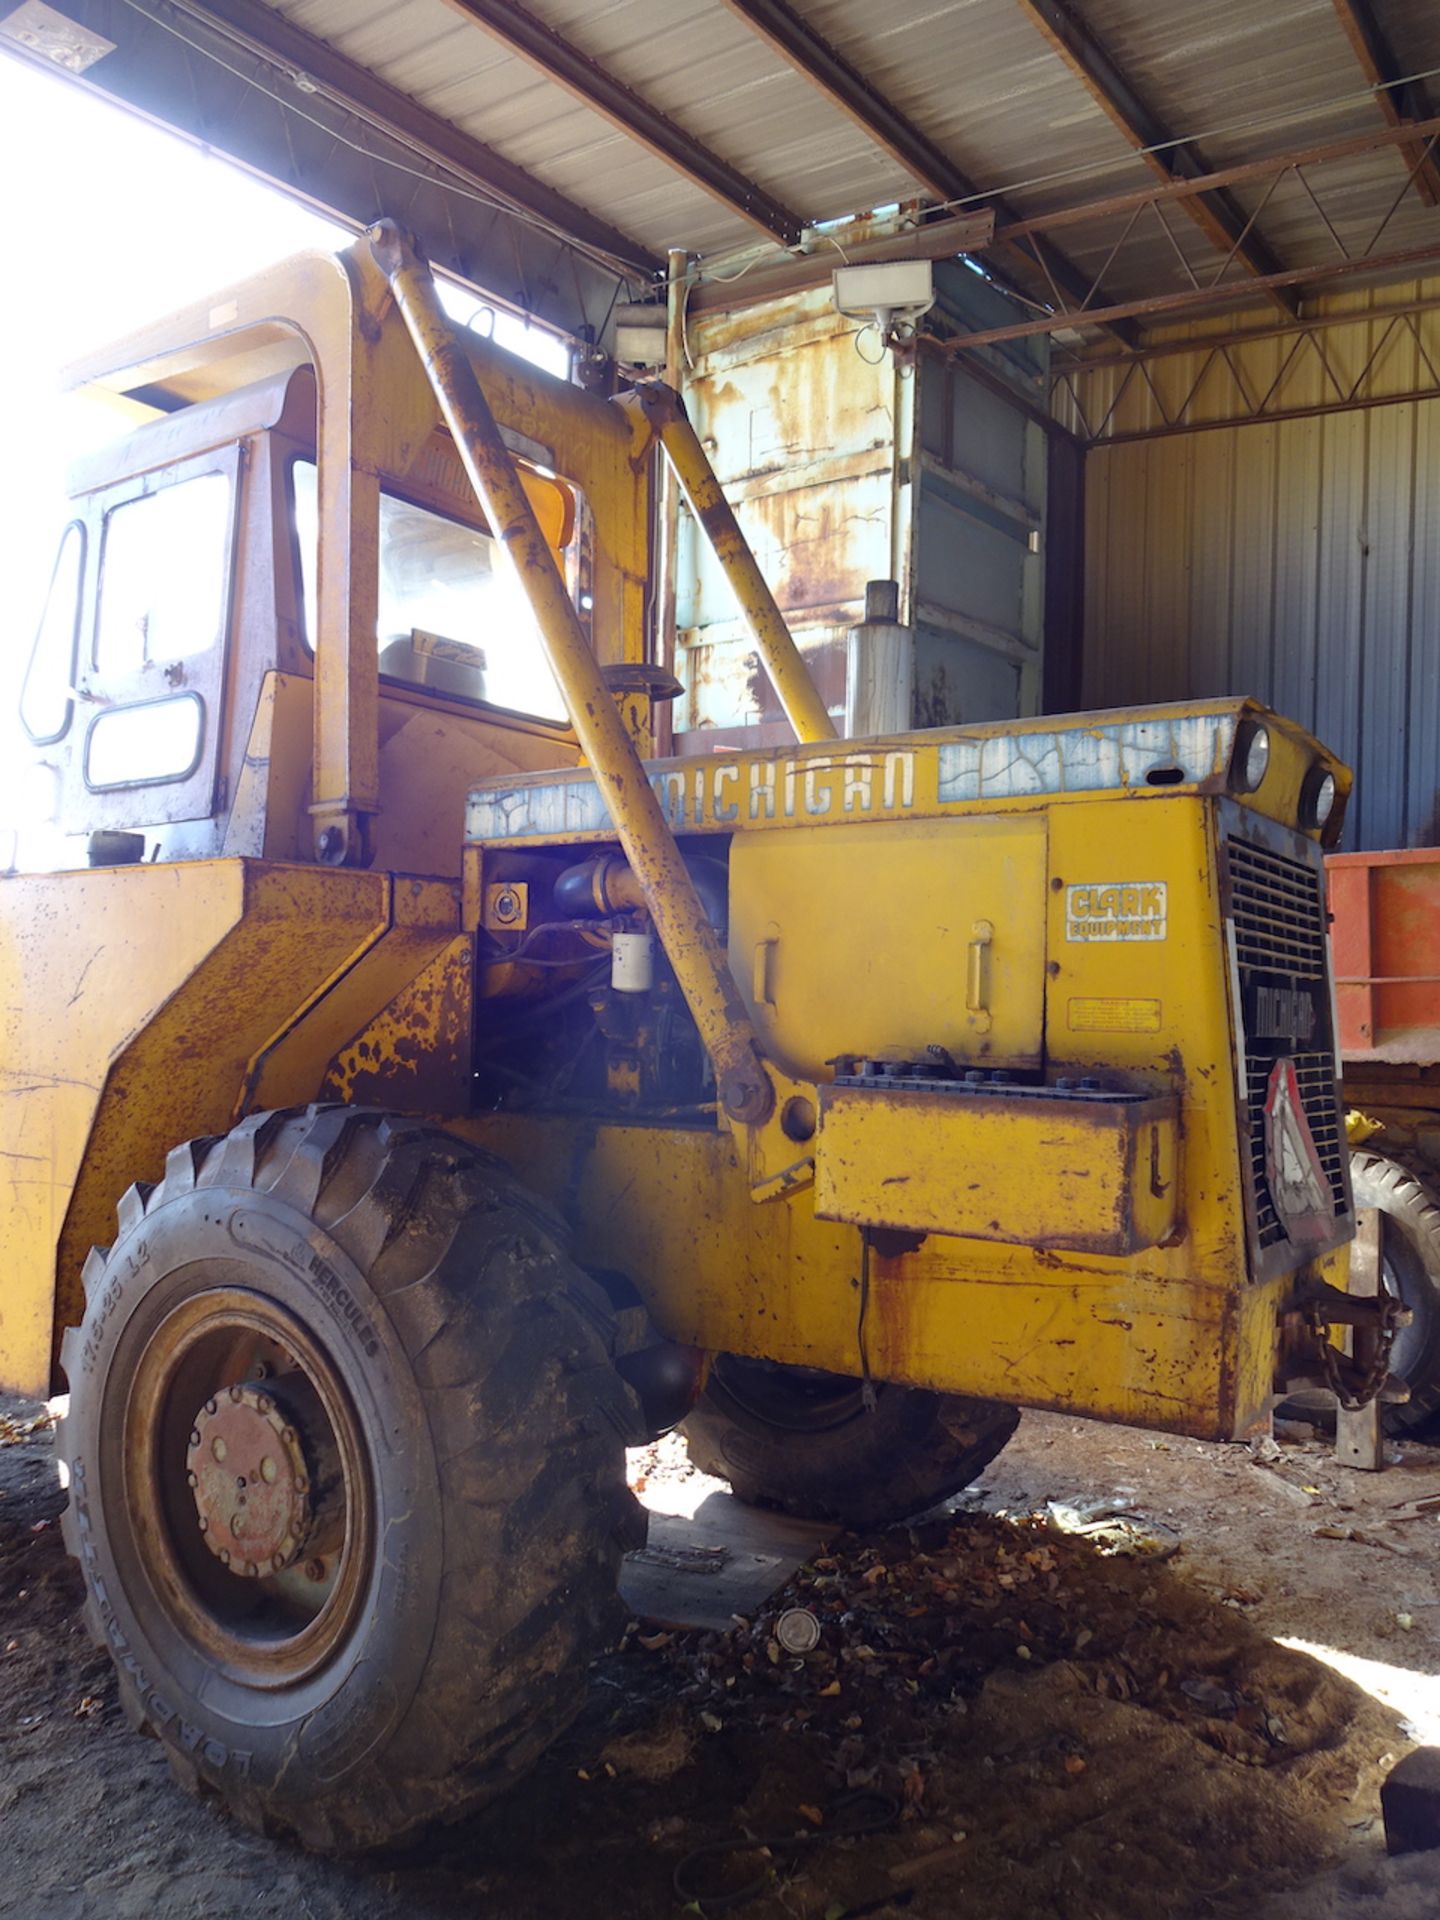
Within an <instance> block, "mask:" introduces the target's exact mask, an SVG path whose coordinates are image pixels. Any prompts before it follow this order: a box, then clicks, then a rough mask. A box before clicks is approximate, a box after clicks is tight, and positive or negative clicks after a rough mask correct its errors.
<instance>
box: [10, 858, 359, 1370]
mask: <svg viewBox="0 0 1440 1920" xmlns="http://www.w3.org/2000/svg"><path fill="white" fill-rule="evenodd" d="M389 895H390V881H389V878H388V876H386V875H383V874H362V873H330V872H326V871H323V870H321V869H317V868H314V867H265V866H261V865H259V864H257V863H254V862H250V861H239V860H233V861H197V862H193V863H186V864H184V865H178V864H177V865H170V866H165V865H160V866H139V867H115V868H108V869H97V870H94V871H82V872H76V873H58V874H45V875H31V876H21V877H17V878H14V879H7V880H0V1210H3V1222H4V1247H5V1284H4V1287H3V1289H0V1378H3V1381H4V1383H5V1385H6V1386H8V1387H12V1388H14V1389H16V1390H19V1391H24V1392H29V1393H40V1394H43V1393H47V1392H48V1391H49V1390H50V1379H51V1374H50V1366H51V1346H52V1336H53V1331H54V1327H55V1324H56V1321H57V1318H58V1321H59V1323H60V1324H61V1325H64V1324H67V1323H68V1322H71V1321H74V1320H76V1319H78V1317H79V1309H80V1300H79V1285H80V1269H81V1267H82V1265H83V1264H84V1260H85V1256H86V1254H87V1253H88V1251H89V1249H90V1247H91V1246H92V1245H97V1244H100V1245H103V1244H105V1243H107V1242H108V1241H109V1240H110V1239H112V1238H113V1236H114V1231H115V1203H116V1201H117V1200H118V1199H119V1197H120V1195H121V1194H122V1193H123V1192H124V1191H125V1189H126V1187H128V1186H129V1185H130V1183H131V1181H133V1180H156V1179H158V1178H159V1177H160V1175H161V1173H162V1172H163V1171H164V1166H165V1156H166V1154H167V1153H168V1152H169V1150H170V1148H171V1147H173V1146H175V1145H177V1144H178V1143H179V1142H181V1141H183V1140H186V1139H189V1138H191V1137H192V1136H193V1135H195V1134H203V1133H223V1132H224V1131H225V1130H226V1128H227V1127H228V1126H229V1125H230V1123H231V1117H232V1113H233V1110H234V1105H235V1101H236V1097H237V1094H238V1092H239V1089H240V1087H241V1086H242V1085H243V1083H244V1080H245V1076H246V1073H247V1070H248V1068H249V1066H250V1063H251V1061H252V1059H253V1058H255V1057H256V1056H258V1055H260V1054H261V1053H262V1052H263V1051H264V1049H265V1047H266V1046H267V1044H268V1043H269V1042H270V1040H271V1038H272V1036H273V1035H274V1033H275V1031H276V1027H277V1024H278V1023H280V1022H281V1021H283V1020H285V1019H287V1018H288V1017H289V1016H290V1015H291V1013H292V1011H293V1009H295V1008H296V1007H299V1006H303V1005H304V1004H306V1003H307V1002H308V1001H311V1000H312V999H314V998H316V997H317V996H319V995H320V994H322V993H323V991H324V989H325V987H326V985H327V983H329V982H330V981H332V980H333V979H334V978H335V977H336V976H338V975H340V974H342V973H343V972H344V970H345V969H346V968H347V967H349V966H350V965H351V964H353V962H354V961H355V960H356V959H357V958H358V957H359V956H360V955H361V954H362V953H364V952H365V950H366V949H367V948H368V947H369V946H370V945H372V944H373V943H374V942H375V941H376V940H378V939H379V938H380V937H381V935H382V934H383V933H384V931H385V928H386V926H387V924H388V921H389ZM57 1275H58V1282H57Z"/></svg>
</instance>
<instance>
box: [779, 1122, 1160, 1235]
mask: <svg viewBox="0 0 1440 1920" xmlns="http://www.w3.org/2000/svg"><path fill="white" fill-rule="evenodd" d="M820 1113H821V1119H822V1125H821V1128H820V1133H819V1137H818V1139H817V1141H816V1147H815V1211H816V1212H817V1213H818V1214H821V1215H823V1216H824V1217H825V1218H827V1219H831V1220H849V1221H853V1222H855V1223H856V1224H858V1225H864V1226H871V1227H893V1228H898V1229H901V1230H903V1231H907V1232H912V1233H946V1234H964V1235H967V1236H969V1237H971V1238H973V1239H976V1240H1010V1241H1015V1242H1018V1243H1020V1244H1021V1245H1025V1246H1031V1247H1034V1248H1036V1249H1042V1248H1049V1249H1054V1248H1057V1247H1062V1248H1066V1249H1073V1250H1075V1251H1077V1252H1090V1253H1116V1254H1125V1253H1139V1252H1141V1251H1142V1250H1143V1249H1145V1248H1147V1247H1153V1246H1158V1245H1159V1243H1160V1242H1161V1241H1162V1240H1164V1239H1166V1238H1167V1237H1168V1236H1169V1235H1170V1234H1171V1233H1173V1232H1174V1231H1175V1226H1176V1219H1177V1209H1176V1198H1177V1193H1176V1189H1177V1179H1176V1176H1177V1173H1178V1165H1177V1162H1178V1145H1179V1142H1178V1128H1179V1102H1178V1100H1177V1099H1175V1098H1174V1097H1167V1098H1157V1099H1143V1098H1137V1099H1134V1100H1115V1101H1103V1102H1088V1103H1087V1102H1086V1101H1084V1100H1083V1099H1082V1098H1077V1097H1073V1096H1072V1097H1070V1098H1065V1097H1058V1098H1056V1099H1054V1100H1046V1101H1044V1102H1040V1101H1037V1100H1033V1099H1029V1100H1027V1099H1023V1098H1022V1099H1016V1098H1014V1097H1007V1096H1006V1095H1004V1094H1001V1093H996V1094H991V1095H988V1096H987V1095H986V1094H984V1093H981V1092H978V1091H977V1092H976V1093H975V1094H973V1095H971V1094H959V1095H955V1094H951V1095H945V1094H940V1093H935V1092H929V1091H919V1090H916V1091H912V1092H908V1093H907V1092H891V1091H887V1090H885V1089H883V1088H868V1087H829V1088H825V1089H823V1090H822V1092H821V1096H820ZM1001 1168H1004V1169H1005V1170H1006V1171H1005V1174H1004V1176H1003V1177H999V1178H997V1177H996V1173H995V1172H994V1171H992V1170H998V1169H1001ZM1019 1169H1023V1170H1024V1173H1025V1175H1026V1178H1025V1179H1024V1180H1023V1181H1022V1180H1021V1179H1018V1178H1016V1177H1015V1173H1016V1171H1017V1170H1019Z"/></svg>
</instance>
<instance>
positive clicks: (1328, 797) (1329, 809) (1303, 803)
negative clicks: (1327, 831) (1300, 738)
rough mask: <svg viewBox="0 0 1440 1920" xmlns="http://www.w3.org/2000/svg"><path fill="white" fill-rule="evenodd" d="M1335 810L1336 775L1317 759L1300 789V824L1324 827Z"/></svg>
mask: <svg viewBox="0 0 1440 1920" xmlns="http://www.w3.org/2000/svg"><path fill="white" fill-rule="evenodd" d="M1334 811H1335V776H1334V774H1333V773H1331V771H1330V769H1329V768H1328V767H1325V766H1322V765H1321V763H1320V762H1319V761H1318V760H1317V761H1316V762H1315V764H1314V766H1313V767H1311V769H1310V771H1309V772H1308V773H1307V774H1306V776H1305V781H1304V784H1303V786H1302V787H1301V789H1300V824H1301V826H1302V827H1309V828H1312V829H1315V830H1317V831H1319V830H1321V829H1323V828H1324V827H1325V826H1326V825H1327V824H1328V823H1329V820H1330V816H1331V814H1332V813H1333V812H1334Z"/></svg>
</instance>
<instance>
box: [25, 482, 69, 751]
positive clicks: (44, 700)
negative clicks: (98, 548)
mask: <svg viewBox="0 0 1440 1920" xmlns="http://www.w3.org/2000/svg"><path fill="white" fill-rule="evenodd" d="M84 571H85V529H84V527H82V526H81V524H80V522H79V521H78V520H73V521H72V522H71V523H70V525H69V526H68V527H67V528H66V529H65V532H64V535H63V536H62V538H61V541H60V551H59V553H58V554H57V555H56V556H55V570H54V572H53V573H52V574H51V576H50V591H49V593H48V594H47V595H46V597H45V610H44V612H43V613H42V614H41V616H40V625H39V627H38V629H37V630H36V634H35V645H34V647H33V648H32V649H31V653H30V665H29V666H28V667H27V668H26V671H25V684H24V686H23V687H22V688H21V690H20V721H21V725H22V726H23V727H24V729H25V731H26V733H28V734H29V736H30V738H31V739H32V740H33V741H34V742H35V744H36V746H37V747H43V746H48V745H49V743H50V742H51V741H52V740H58V739H59V738H60V736H61V734H62V733H64V731H65V729H66V727H67V726H69V724H70V701H71V697H72V695H71V685H72V682H73V680H74V677H75V641H76V636H77V634H78V632H79V628H80V583H81V577H82V575H83V574H84Z"/></svg>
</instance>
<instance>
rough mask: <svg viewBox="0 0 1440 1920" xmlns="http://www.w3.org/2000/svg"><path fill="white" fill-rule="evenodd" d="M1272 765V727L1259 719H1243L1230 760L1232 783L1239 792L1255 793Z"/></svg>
mask: <svg viewBox="0 0 1440 1920" xmlns="http://www.w3.org/2000/svg"><path fill="white" fill-rule="evenodd" d="M1269 765H1270V729H1269V728H1268V727H1264V726H1262V725H1261V724H1260V722H1259V721H1258V720H1242V721H1241V723H1240V728H1239V732H1238V733H1237V735H1236V739H1235V752H1234V755H1233V757H1232V759H1231V762H1230V767H1231V773H1230V784H1231V786H1232V787H1234V789H1235V791H1236V792H1237V793H1254V792H1255V791H1256V789H1257V788H1258V787H1259V785H1260V782H1261V781H1262V780H1263V779H1264V778H1265V769H1266V768H1267V767H1268V766H1269Z"/></svg>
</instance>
